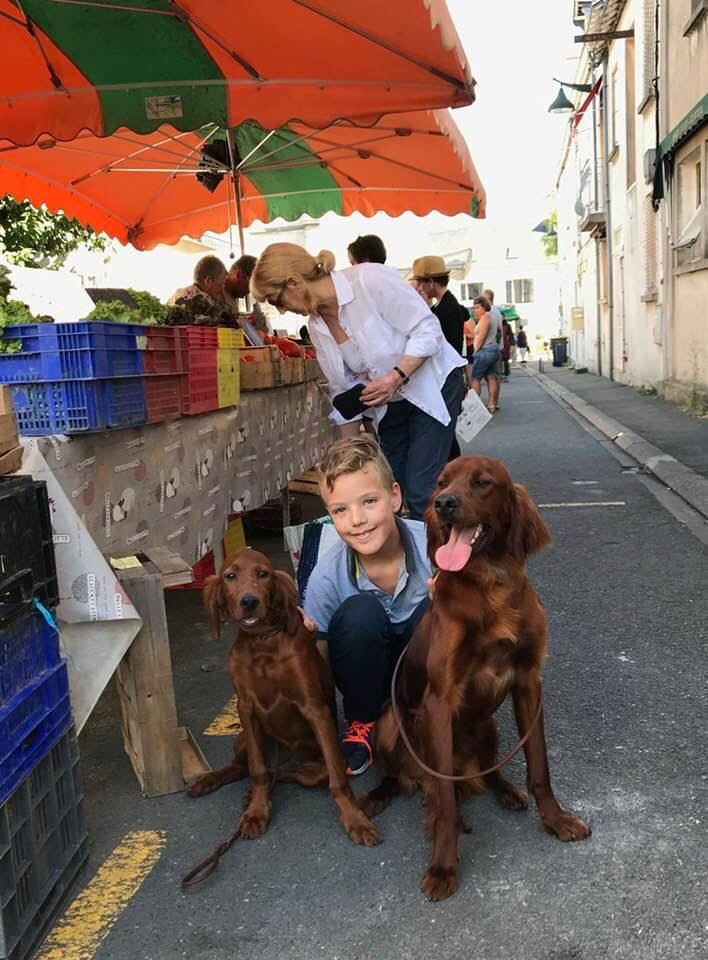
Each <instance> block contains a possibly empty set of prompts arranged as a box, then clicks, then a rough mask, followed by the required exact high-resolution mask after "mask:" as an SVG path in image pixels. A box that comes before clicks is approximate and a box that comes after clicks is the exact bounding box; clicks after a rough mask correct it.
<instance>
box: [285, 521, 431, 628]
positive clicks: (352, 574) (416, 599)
mask: <svg viewBox="0 0 708 960" xmlns="http://www.w3.org/2000/svg"><path fill="white" fill-rule="evenodd" d="M396 523H397V525H398V529H399V531H400V533H401V542H402V544H403V553H404V558H403V563H402V565H401V573H400V576H399V579H398V585H397V586H396V589H395V591H394V593H393V595H391V594H390V593H386V592H385V591H384V590H381V589H380V588H379V587H377V586H376V584H374V583H372V582H371V580H369V578H368V576H367V575H366V571H365V570H364V568H363V567H362V566H361V564H360V563H358V562H357V557H356V553H355V552H354V551H353V550H352V549H351V548H350V547H348V546H347V545H346V544H345V543H344V541H340V542H339V543H338V544H336V545H335V546H334V547H332V549H331V550H328V551H327V553H326V554H324V556H322V557H320V559H319V560H318V561H317V564H316V566H315V569H314V570H313V571H312V574H311V576H310V580H309V582H308V584H307V589H306V590H305V597H304V600H303V608H304V610H305V613H306V614H307V615H308V617H310V618H311V619H312V620H314V621H315V623H316V624H317V626H318V627H319V630H320V633H327V632H328V631H329V624H330V621H331V619H332V617H333V615H334V613H335V612H336V611H337V610H338V609H339V607H340V606H341V604H342V603H343V602H344V601H345V600H347V599H348V598H349V597H353V596H356V594H358V593H370V594H371V595H372V596H374V597H376V599H377V600H378V601H379V602H380V603H381V605H382V606H383V608H384V610H385V611H386V613H387V615H388V617H389V619H390V620H391V622H392V623H402V622H404V621H405V620H408V619H409V617H410V616H411V615H412V614H413V612H414V611H415V609H416V608H417V607H418V605H419V604H420V603H421V601H422V600H424V599H425V597H427V596H428V579H429V578H430V577H431V576H432V574H431V572H430V564H429V562H428V556H427V538H426V534H425V524H424V523H422V521H420V520H401V519H400V518H396Z"/></svg>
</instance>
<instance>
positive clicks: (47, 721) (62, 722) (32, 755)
mask: <svg viewBox="0 0 708 960" xmlns="http://www.w3.org/2000/svg"><path fill="white" fill-rule="evenodd" d="M70 724H71V701H70V699H69V679H68V676H67V672H66V663H65V661H63V660H62V661H61V662H60V663H59V664H58V665H57V666H56V667H52V668H51V669H50V670H47V671H45V672H44V673H43V674H42V676H41V677H40V678H39V679H38V680H35V681H34V683H31V684H30V685H29V686H28V687H25V689H24V690H22V691H21V692H20V693H19V694H17V696H15V697H13V699H12V700H10V702H9V703H7V704H5V706H4V707H2V709H0V803H2V802H3V801H4V800H5V799H6V797H8V796H9V795H10V794H11V793H12V791H13V790H14V789H15V788H16V787H17V786H18V785H19V784H20V783H21V782H22V780H23V779H24V778H25V777H26V776H27V774H28V773H30V771H31V770H32V769H33V768H34V767H35V766H36V765H37V764H38V763H39V761H40V760H41V759H42V757H44V756H45V755H46V754H47V753H48V752H49V751H50V750H51V748H52V747H53V746H54V744H55V743H56V742H57V740H59V738H60V737H61V736H62V735H63V734H64V733H66V731H67V729H68V728H69V726H70Z"/></svg>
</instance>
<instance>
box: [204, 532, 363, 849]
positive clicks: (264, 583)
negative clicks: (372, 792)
mask: <svg viewBox="0 0 708 960" xmlns="http://www.w3.org/2000/svg"><path fill="white" fill-rule="evenodd" d="M204 602H205V605H206V607H207V609H208V610H209V613H210V615H211V621H212V628H213V632H214V635H215V637H216V638H217V639H218V637H219V633H220V629H221V624H222V623H223V622H225V621H228V620H232V621H235V622H236V624H237V625H238V628H237V634H236V640H235V642H234V644H233V646H232V647H231V652H230V654H229V672H230V673H231V679H232V680H233V684H234V689H235V691H236V693H237V694H238V703H239V715H240V717H241V723H242V725H243V732H242V733H240V734H239V735H238V736H237V737H236V740H235V741H234V759H233V761H232V762H231V763H230V764H229V765H228V766H226V767H224V768H223V769H222V770H214V771H212V772H211V773H206V774H204V775H203V776H200V777H197V778H196V779H195V780H193V781H192V782H191V783H190V785H189V787H188V792H189V793H190V794H191V795H192V796H193V797H199V796H202V795H203V794H205V793H210V792H211V791H212V790H216V789H218V788H219V787H221V786H223V784H225V783H230V782H232V781H233V780H240V779H242V778H243V777H245V776H246V775H249V776H250V780H251V785H250V789H249V792H248V795H247V799H246V807H245V810H244V812H243V815H242V817H241V822H240V834H241V836H242V837H245V838H251V837H258V836H260V835H261V834H262V833H263V832H264V831H265V829H266V827H267V826H268V821H269V819H270V810H271V803H270V790H271V784H272V782H273V779H274V777H275V779H277V780H287V781H292V782H295V783H300V784H303V785H304V786H323V785H325V784H327V783H328V782H329V788H330V791H331V793H332V797H333V798H334V802H335V803H336V804H337V806H338V808H339V812H340V815H341V818H342V823H343V824H344V829H345V830H346V831H347V833H348V834H349V836H350V837H351V839H352V840H353V841H354V843H360V844H364V845H365V846H367V847H370V846H373V845H374V844H376V843H378V841H379V839H380V837H379V832H378V830H377V828H376V827H375V825H374V824H373V823H372V822H371V821H370V820H369V818H368V816H367V815H366V814H365V813H363V812H362V811H361V810H360V808H359V806H358V805H357V803H356V801H355V800H354V795H353V794H352V791H351V787H350V786H349V782H348V780H347V773H346V762H345V759H344V755H343V754H342V752H341V749H340V747H339V743H338V741H337V730H336V705H335V692H334V682H333V680H332V676H331V673H330V671H329V667H328V666H327V664H326V663H325V661H324V659H323V658H322V657H321V656H320V654H319V653H318V652H317V648H316V645H315V634H313V633H310V632H309V631H308V630H306V629H305V626H304V624H303V621H302V617H301V615H300V612H299V610H298V608H297V590H296V587H295V583H294V582H293V579H292V577H289V576H288V575H287V574H286V573H283V572H281V571H279V570H274V569H273V566H272V564H271V562H270V560H268V558H267V557H265V556H264V555H263V554H262V553H258V551H256V550H251V549H250V548H248V547H247V548H246V549H244V550H239V551H238V552H237V553H235V554H233V555H232V556H230V557H227V559H226V560H225V561H224V565H223V567H222V568H221V573H220V574H219V575H218V576H213V577H209V579H208V580H207V584H206V587H205V589H204ZM269 741H270V742H271V743H272V742H273V741H275V742H277V744H278V745H279V746H280V747H282V748H284V752H285V753H287V754H290V758H291V759H292V758H294V759H295V761H296V764H297V765H296V766H295V767H294V768H292V767H291V766H290V768H289V769H286V768H281V766H280V764H277V765H276V769H275V774H273V773H272V772H271V771H269V769H268V763H267V751H268V745H269Z"/></svg>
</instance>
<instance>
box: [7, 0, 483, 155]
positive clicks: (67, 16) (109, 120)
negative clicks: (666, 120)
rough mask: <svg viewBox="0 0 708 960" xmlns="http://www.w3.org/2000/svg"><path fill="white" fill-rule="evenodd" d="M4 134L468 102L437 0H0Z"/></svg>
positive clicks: (469, 91) (14, 137)
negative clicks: (384, 1)
mask: <svg viewBox="0 0 708 960" xmlns="http://www.w3.org/2000/svg"><path fill="white" fill-rule="evenodd" d="M0 48H1V49H2V51H3V56H2V60H1V61H0V139H5V140H9V141H11V142H12V143H15V144H21V145H25V146H27V145H30V144H33V143H35V142H37V140H38V139H39V138H41V137H43V138H44V139H45V141H46V140H47V139H54V140H59V141H68V140H72V139H74V138H76V137H77V136H79V135H80V134H81V133H82V132H83V131H89V132H90V133H91V134H93V135H95V136H107V135H110V134H114V133H116V132H117V131H119V130H121V129H127V130H130V131H132V132H133V133H139V134H150V133H152V132H154V131H156V130H157V129H158V128H160V127H161V126H162V125H164V124H165V123H169V124H170V126H171V127H172V128H173V130H175V131H181V132H185V131H192V130H197V129H199V128H200V127H202V126H203V125H204V124H206V123H213V124H216V125H217V126H218V127H229V128H231V127H235V126H237V125H239V124H241V123H243V122H244V121H247V120H255V121H257V122H258V123H260V124H262V125H263V126H264V127H265V128H267V129H273V128H277V127H281V126H283V125H284V124H285V123H287V122H288V121H290V120H292V119H293V118H298V119H299V120H300V121H302V122H303V123H306V124H308V125H310V126H312V127H321V126H322V125H324V124H327V123H331V122H332V121H333V120H335V119H337V118H347V119H350V120H356V121H357V122H359V123H360V124H362V125H366V124H369V123H372V122H374V121H375V120H376V119H377V118H379V117H381V116H382V115H383V114H385V113H390V112H400V111H408V110H419V109H431V108H443V107H450V106H462V105H466V104H469V103H471V102H472V101H473V99H474V92H473V91H474V80H473V79H472V76H471V73H470V70H469V67H468V65H467V61H466V59H465V56H464V53H463V51H462V48H461V46H460V43H459V40H458V37H457V34H456V32H455V29H454V26H453V24H452V22H451V20H450V16H449V14H448V11H447V8H446V6H445V3H444V0H386V3H385V4H382V3H381V2H380V0H356V2H352V0H260V2H257V0H21V2H20V0H0Z"/></svg>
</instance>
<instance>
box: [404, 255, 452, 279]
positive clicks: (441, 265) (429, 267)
mask: <svg viewBox="0 0 708 960" xmlns="http://www.w3.org/2000/svg"><path fill="white" fill-rule="evenodd" d="M449 272H450V271H449V270H448V268H447V266H446V264H445V261H444V259H443V258H442V257H418V259H417V260H416V261H415V262H414V263H413V279H414V280H430V279H431V278H432V277H445V276H447V274H448V273H449Z"/></svg>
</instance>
